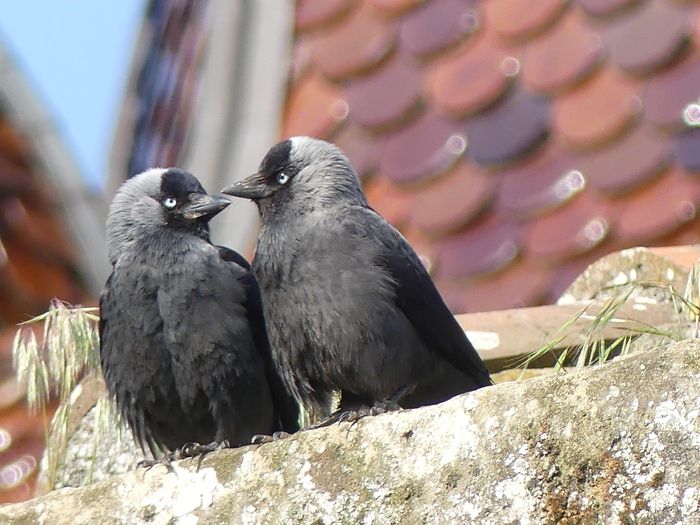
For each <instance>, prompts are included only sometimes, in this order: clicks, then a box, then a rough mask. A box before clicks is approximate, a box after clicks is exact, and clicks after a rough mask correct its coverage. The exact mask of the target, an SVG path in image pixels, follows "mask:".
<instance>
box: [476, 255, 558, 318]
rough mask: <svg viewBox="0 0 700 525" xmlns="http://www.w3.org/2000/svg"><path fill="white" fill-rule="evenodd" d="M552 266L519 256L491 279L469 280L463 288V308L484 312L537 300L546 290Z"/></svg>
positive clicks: (539, 301)
mask: <svg viewBox="0 0 700 525" xmlns="http://www.w3.org/2000/svg"><path fill="white" fill-rule="evenodd" d="M551 278H552V270H551V269H549V268H547V267H543V266H539V265H537V264H535V263H534V262H532V261H529V260H521V261H518V262H517V263H516V264H514V265H513V266H511V267H510V268H508V269H507V270H505V271H503V272H500V273H498V274H496V275H494V276H493V277H491V278H490V279H483V280H476V281H473V282H471V283H469V286H468V287H466V288H465V290H464V292H463V296H464V299H463V301H464V302H465V305H464V306H465V310H467V311H470V312H486V311H489V310H501V309H507V308H521V307H523V306H527V305H531V304H540V303H542V302H543V301H544V300H545V299H546V298H547V294H548V292H549V285H550V281H551Z"/></svg>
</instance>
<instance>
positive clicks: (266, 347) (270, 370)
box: [218, 246, 299, 433]
mask: <svg viewBox="0 0 700 525" xmlns="http://www.w3.org/2000/svg"><path fill="white" fill-rule="evenodd" d="M218 248H219V254H220V255H221V258H222V259H223V260H225V261H228V262H231V263H234V264H238V265H239V266H241V267H243V268H245V269H246V270H249V268H250V265H249V264H248V261H246V260H245V259H244V258H243V256H241V255H240V254H239V253H237V252H235V251H233V250H230V249H228V248H225V247H222V246H219V247H218ZM241 281H242V282H243V283H244V285H245V286H246V288H247V302H246V310H247V314H248V323H249V324H250V329H251V331H252V332H253V338H254V339H255V344H256V346H257V348H258V351H259V352H260V355H261V357H262V358H263V361H264V363H265V375H266V377H267V382H268V385H269V386H270V391H271V394H272V399H273V403H274V405H275V412H276V414H277V417H278V418H279V422H280V428H279V430H283V431H284V432H289V433H292V432H296V431H297V430H299V405H298V404H297V402H296V401H295V400H294V398H293V397H292V395H291V394H290V393H289V392H288V391H287V389H286V388H285V386H284V384H283V383H282V380H281V378H280V376H279V375H278V373H277V370H276V368H275V366H274V363H273V360H272V350H271V349H270V343H269V341H268V338H267V329H266V327H265V317H264V314H263V309H262V298H261V295H260V288H259V287H258V283H257V281H256V280H255V277H253V274H251V273H247V275H245V276H243V277H241Z"/></svg>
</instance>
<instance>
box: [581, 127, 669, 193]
mask: <svg viewBox="0 0 700 525" xmlns="http://www.w3.org/2000/svg"><path fill="white" fill-rule="evenodd" d="M671 160H672V152H671V148H670V144H669V142H668V139H667V138H666V137H665V136H663V135H659V134H658V133H656V132H655V131H653V130H651V129H650V128H649V127H647V126H640V127H637V128H636V129H634V130H633V131H632V132H631V133H628V134H626V135H625V136H624V137H622V138H621V139H620V140H618V141H616V142H613V143H610V144H609V145H605V147H603V148H601V149H598V150H595V151H592V152H588V153H587V154H584V155H583V156H582V157H581V169H582V170H583V173H584V174H585V176H586V179H587V180H588V181H589V182H590V183H591V185H592V186H594V187H596V188H599V189H601V190H604V191H609V192H615V193H619V192H626V191H630V190H633V189H635V188H636V187H638V186H639V185H641V184H644V183H645V182H646V181H648V180H650V179H652V178H654V177H656V176H657V175H659V174H660V173H661V171H662V170H663V168H664V167H666V166H667V165H668V163H669V162H670V161H671Z"/></svg>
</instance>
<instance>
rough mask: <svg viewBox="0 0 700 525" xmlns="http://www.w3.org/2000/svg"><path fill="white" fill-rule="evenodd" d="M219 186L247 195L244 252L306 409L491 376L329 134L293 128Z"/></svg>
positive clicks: (369, 408) (437, 396)
mask: <svg viewBox="0 0 700 525" xmlns="http://www.w3.org/2000/svg"><path fill="white" fill-rule="evenodd" d="M222 191H223V192H224V193H227V194H229V195H233V196H236V197H243V198H247V199H251V200H253V201H254V202H255V203H256V205H257V207H258V211H259V213H260V219H261V228H260V233H259V237H258V241H257V247H256V252H255V257H254V259H253V264H252V266H253V273H254V274H255V276H256V278H257V279H258V282H259V283H260V288H261V291H262V298H263V309H264V311H265V317H266V320H267V327H268V335H269V338H270V344H271V346H272V354H273V357H274V361H275V365H276V366H277V368H278V370H279V372H280V374H281V375H282V377H283V379H284V380H285V382H286V384H287V386H288V388H289V390H291V391H292V392H293V393H294V395H295V397H296V398H297V399H298V400H299V401H300V402H301V403H302V404H303V405H304V406H305V407H306V408H307V409H308V410H310V411H312V412H314V413H316V414H319V415H326V414H327V413H328V410H329V405H330V400H331V395H332V392H333V391H335V390H339V391H340V393H341V399H340V405H339V408H338V411H337V412H336V413H335V416H334V417H335V418H336V420H337V419H338V417H339V415H342V416H349V417H347V418H345V417H343V418H345V419H357V418H358V417H361V416H363V415H367V414H373V413H377V412H381V411H384V410H386V409H388V408H390V406H391V405H393V404H394V403H393V402H394V401H398V403H399V405H400V406H401V407H404V408H410V407H417V406H423V405H429V404H434V403H438V402H441V401H444V400H446V399H448V398H450V397H452V396H454V395H456V394H460V393H462V392H466V391H470V390H475V389H477V388H480V387H484V386H487V385H489V384H491V380H490V377H489V373H488V371H487V370H486V367H485V366H484V363H483V362H482V360H481V358H480V357H479V354H478V353H477V352H476V350H475V349H474V347H473V346H472V345H471V343H470V342H469V340H468V339H467V337H466V335H465V333H464V331H463V330H462V329H461V328H460V326H459V324H458V323H457V321H456V320H455V318H454V317H453V316H452V314H451V313H450V311H449V310H448V308H447V306H446V305H445V303H444V302H443V300H442V298H441V297H440V294H439V293H438V291H437V290H436V288H435V286H434V285H433V282H432V280H431V279H430V277H429V276H428V273H427V271H426V270H425V268H424V266H423V264H422V263H421V262H420V260H419V258H418V256H417V255H416V253H415V252H414V251H413V249H412V248H411V246H410V245H409V244H408V242H407V241H406V239H404V237H403V236H402V235H401V234H400V233H399V232H398V231H397V230H396V229H394V228H393V227H392V226H391V225H390V224H389V223H388V222H386V220H384V218H383V217H381V216H380V215H379V214H378V213H376V212H375V211H374V210H373V209H372V208H370V207H369V205H368V204H367V200H366V198H365V195H364V194H363V192H362V189H361V186H360V183H359V180H358V178H357V175H356V174H355V171H354V170H353V168H352V167H351V166H350V163H349V161H348V159H347V158H346V157H345V155H344V154H343V153H342V152H341V151H340V150H339V149H338V148H337V147H335V146H334V145H332V144H329V143H327V142H324V141H322V140H317V139H313V138H309V137H293V138H291V139H288V140H285V141H283V142H280V143H279V144H277V145H275V146H274V147H273V148H272V149H270V151H269V152H268V153H267V155H266V156H265V158H264V159H263V161H262V163H261V164H260V168H259V170H258V173H256V174H254V175H251V176H250V177H248V178H246V179H244V180H242V181H240V182H237V183H235V184H233V185H231V186H229V187H227V188H225V189H224V190H222Z"/></svg>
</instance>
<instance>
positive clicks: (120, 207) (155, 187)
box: [107, 168, 230, 263]
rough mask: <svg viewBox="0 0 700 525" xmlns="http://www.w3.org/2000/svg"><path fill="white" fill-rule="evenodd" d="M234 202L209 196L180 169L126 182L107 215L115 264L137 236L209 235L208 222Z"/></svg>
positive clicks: (156, 171) (146, 173) (153, 172)
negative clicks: (166, 233)
mask: <svg viewBox="0 0 700 525" xmlns="http://www.w3.org/2000/svg"><path fill="white" fill-rule="evenodd" d="M229 204H230V201H229V200H227V199H226V198H224V197H216V196H211V195H208V194H207V192H206V191H205V190H204V188H203V187H202V185H201V184H200V182H199V180H197V178H196V177H195V176H194V175H192V174H190V173H187V172H186V171H183V170H180V169H178V168H167V169H161V168H154V169H150V170H147V171H144V172H143V173H140V174H138V175H136V176H134V177H132V178H130V179H129V180H127V181H126V182H124V183H123V184H122V185H121V187H120V188H119V190H118V191H117V193H116V195H115V196H114V199H113V200H112V204H111V205H110V207H109V214H108V216H107V251H108V255H109V259H110V261H111V262H112V263H114V262H115V261H116V259H117V258H118V257H119V254H120V253H121V252H122V251H123V250H124V249H125V248H126V247H127V246H128V245H129V244H130V243H131V242H133V241H135V240H136V239H138V238H140V237H142V236H144V235H149V234H154V233H157V232H160V231H165V230H178V231H181V232H185V233H190V234H193V235H197V236H199V237H202V238H204V239H208V238H209V226H208V223H209V221H210V220H211V218H212V217H214V216H215V215H216V214H217V213H219V212H220V211H222V210H223V209H224V208H226V206H228V205H229Z"/></svg>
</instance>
